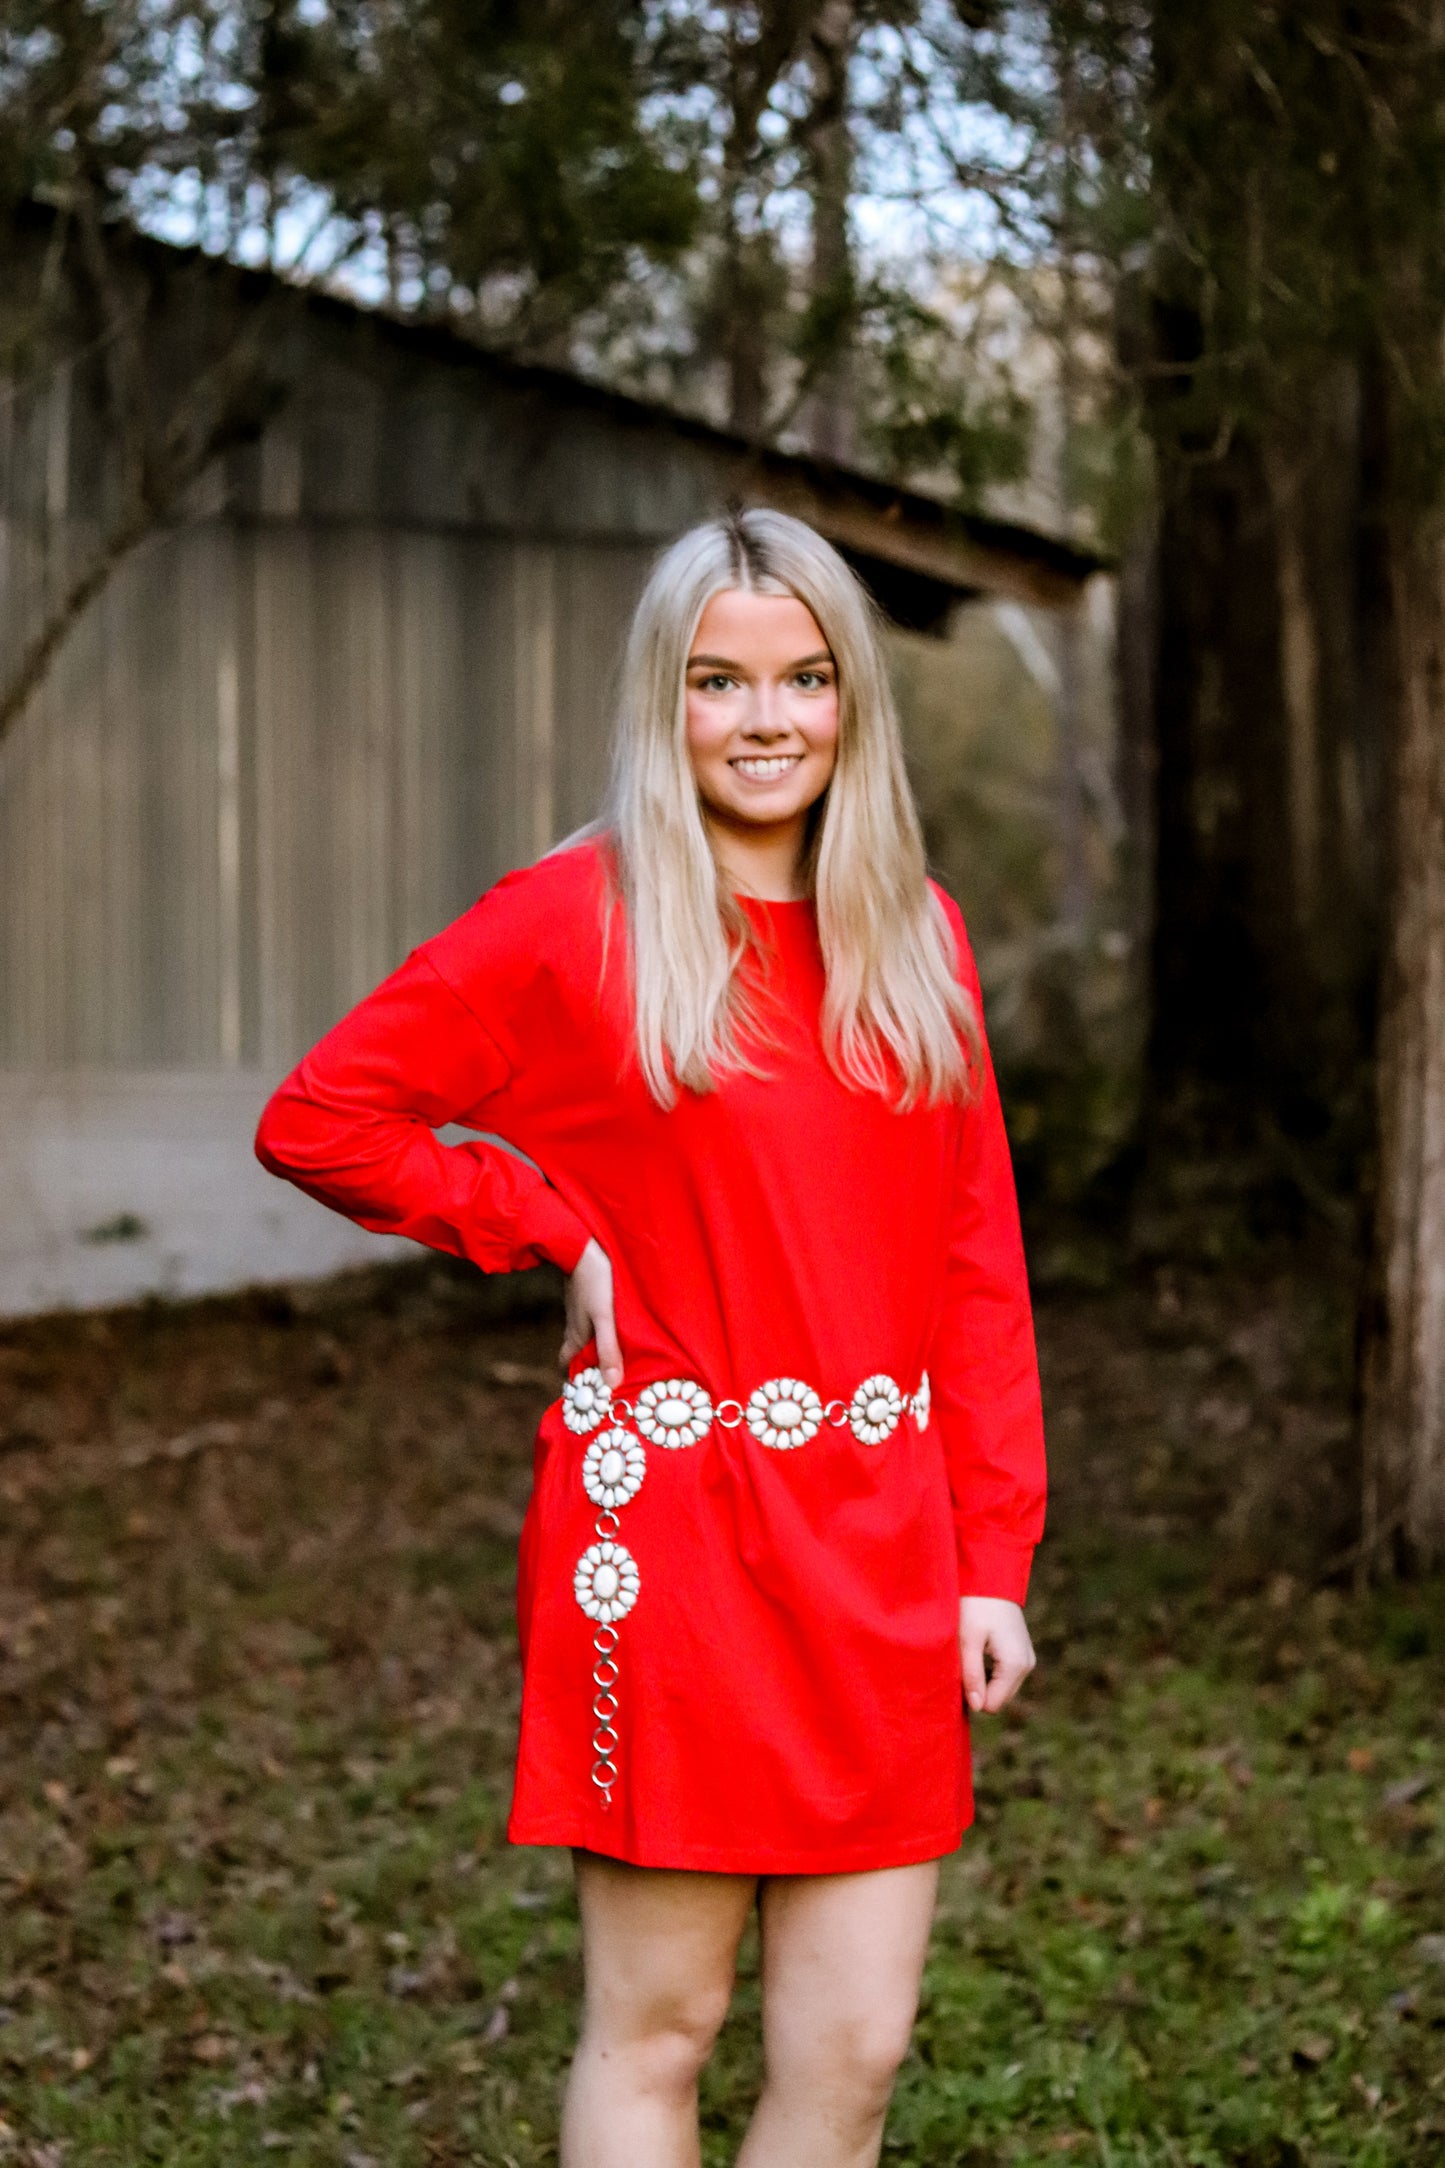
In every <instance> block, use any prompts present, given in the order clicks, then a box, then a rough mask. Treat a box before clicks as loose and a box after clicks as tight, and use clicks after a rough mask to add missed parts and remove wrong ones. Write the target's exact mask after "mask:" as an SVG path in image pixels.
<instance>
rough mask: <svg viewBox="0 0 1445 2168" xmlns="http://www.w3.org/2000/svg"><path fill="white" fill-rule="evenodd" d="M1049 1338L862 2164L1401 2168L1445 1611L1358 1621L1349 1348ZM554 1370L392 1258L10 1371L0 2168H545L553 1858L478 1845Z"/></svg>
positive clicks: (557, 1863) (1258, 1282) (1055, 1329)
mask: <svg viewBox="0 0 1445 2168" xmlns="http://www.w3.org/2000/svg"><path fill="white" fill-rule="evenodd" d="M1039 1325H1040V1341H1041V1350H1042V1355H1043V1361H1044V1369H1045V1375H1046V1381H1047V1395H1048V1407H1049V1434H1050V1452H1051V1468H1052V1480H1053V1490H1052V1501H1051V1509H1050V1524H1049V1531H1048V1535H1047V1537H1046V1541H1045V1544H1044V1547H1043V1550H1042V1552H1041V1555H1040V1562H1039V1566H1038V1569H1037V1573H1036V1580H1035V1588H1034V1593H1033V1596H1032V1598H1031V1602H1030V1620H1031V1623H1032V1625H1033V1627H1034V1631H1035V1638H1036V1642H1037V1645H1038V1649H1039V1657H1040V1665H1039V1670H1038V1672H1037V1673H1036V1674H1035V1677H1034V1679H1033V1680H1032V1681H1031V1682H1030V1686H1029V1689H1028V1691H1027V1694H1026V1696H1025V1698H1024V1701H1023V1702H1022V1704H1021V1705H1020V1706H1019V1707H1018V1708H1017V1709H1016V1710H1014V1711H1010V1712H1009V1713H1008V1714H1007V1715H1006V1716H1005V1717H1003V1718H1001V1719H996V1720H993V1721H992V1722H991V1723H988V1724H982V1725H980V1726H979V1728H978V1731H977V1733H976V1738H977V1744H978V1753H977V1765H978V1782H979V1801H980V1804H979V1818H978V1823H977V1826H976V1828H975V1829H974V1830H973V1831H972V1832H970V1835H969V1837H968V1839H967V1840H966V1842H965V1845H964V1847H963V1849H962V1850H961V1852H960V1853H959V1854H958V1855H957V1857H956V1858H955V1859H954V1860H953V1861H951V1862H950V1863H949V1866H948V1869H947V1872H946V1875H945V1884H944V1895H943V1902H942V1908H941V1913H940V1920H939V1928H938V1933H937V1936H936V1938H935V1951H934V1957H933V1961H932V1963H931V1966H930V1971H929V1977H928V1982H927V1987H926V1993H925V1998H924V2005H923V2009H922V2012H921V2015H920V2021H919V2027H918V2035H917V2042H916V2046H915V2049H914V2052H913V2054H912V2056H911V2057H910V2060H909V2063H908V2065H907V2066H906V2068H905V2071H904V2073H903V2077H902V2080H901V2082H900V2087H899V2093H898V2098H897V2102H896V2104H895V2109H894V2113H893V2116H892V2119H891V2121H890V2126H889V2135H888V2141H887V2149H886V2153H885V2158H886V2159H887V2160H889V2161H890V2162H891V2161H903V2162H914V2163H919V2164H927V2168H985V2164H992V2163H1005V2162H1008V2163H1013V2162H1044V2161H1052V2160H1055V2159H1057V2158H1060V2157H1066V2158H1069V2159H1071V2160H1073V2161H1079V2162H1090V2163H1094V2162H1098V2163H1101V2164H1105V2168H1124V2164H1126V2163H1127V2164H1135V2163H1137V2164H1140V2168H1143V2164H1149V2168H1153V2164H1156V2163H1157V2164H1159V2168H1215V2164H1218V2168H1225V2164H1238V2168H1289V2164H1291V2163H1308V2164H1310V2168H1316V2164H1318V2168H1334V2164H1339V2168H1346V2164H1348V2168H1357V2164H1362V2163H1363V2164H1366V2168H1391V2164H1396V2163H1400V2164H1405V2163H1409V2164H1412V2168H1413V2164H1417V2163H1418V2164H1424V2163H1426V2162H1438V2161H1440V2160H1441V2159H1445V1836H1442V1827H1441V1820H1440V1810H1439V1802H1440V1797H1441V1794H1440V1789H1439V1779H1440V1777H1441V1774H1442V1770H1445V1750H1442V1730H1441V1716H1442V1710H1445V1587H1442V1586H1440V1585H1436V1584H1429V1585H1421V1586H1417V1587H1414V1588H1410V1589H1406V1590H1403V1591H1395V1592H1392V1593H1390V1594H1388V1595H1372V1596H1369V1597H1363V1598H1357V1597H1355V1596H1354V1595H1352V1594H1351V1593H1350V1589H1349V1577H1348V1570H1347V1569H1348V1561H1347V1559H1346V1557H1345V1552H1346V1548H1347V1545H1348V1538H1349V1486H1348V1440H1349V1431H1348V1420H1347V1414H1348V1411H1347V1392H1346V1378H1347V1372H1348V1360H1347V1359H1348V1331H1347V1322H1346V1319H1345V1317H1344V1315H1343V1309H1342V1306H1341V1305H1340V1304H1339V1303H1338V1301H1337V1300H1336V1299H1335V1296H1334V1293H1333V1291H1332V1289H1331V1288H1330V1286H1329V1284H1328V1281H1327V1277H1325V1278H1322V1277H1321V1276H1320V1275H1318V1274H1317V1273H1315V1274H1312V1273H1311V1271H1310V1270H1308V1269H1307V1268H1306V1265H1305V1264H1304V1262H1303V1261H1301V1260H1285V1261H1283V1262H1276V1263H1275V1264H1272V1265H1270V1266H1268V1267H1266V1266H1263V1265H1259V1266H1253V1267H1251V1268H1250V1269H1249V1270H1247V1271H1246V1270H1244V1269H1239V1270H1234V1271H1231V1272H1224V1271H1220V1270H1216V1271H1213V1272H1203V1271H1201V1272H1194V1273H1190V1272H1186V1271H1183V1270H1177V1269H1176V1270H1173V1271H1168V1270H1160V1269H1157V1268H1151V1269H1149V1270H1147V1271H1144V1270H1142V1269H1141V1270H1139V1271H1138V1272H1135V1273H1132V1274H1130V1273H1125V1272H1121V1273H1120V1274H1119V1275H1118V1276H1117V1277H1116V1278H1115V1279H1114V1281H1113V1282H1112V1283H1111V1284H1110V1285H1109V1286H1107V1287H1106V1288H1102V1289H1097V1290H1094V1291H1078V1290H1074V1291H1068V1290H1056V1291H1054V1292H1052V1293H1046V1294H1045V1295H1044V1297H1043V1298H1042V1300H1041V1302H1040V1309H1039ZM558 1338H559V1326H558V1322H557V1319H556V1316H555V1314H554V1312H553V1310H552V1308H551V1307H550V1306H549V1298H548V1296H547V1294H546V1291H545V1290H543V1291H542V1293H540V1294H539V1295H538V1296H537V1297H536V1300H535V1302H534V1304H533V1307H532V1309H531V1310H530V1312H528V1313H527V1314H523V1315H519V1316H513V1317H511V1318H500V1317H498V1315H497V1314H496V1300H495V1291H494V1290H492V1289H490V1288H488V1287H487V1286H485V1285H484V1284H483V1283H482V1282H480V1281H479V1280H478V1279H477V1278H476V1277H475V1276H474V1275H471V1274H468V1273H465V1272H462V1271H460V1270H456V1269H453V1268H451V1267H450V1266H446V1265H442V1264H435V1265H433V1264H426V1263H424V1264H422V1265H419V1266H417V1267H414V1268H413V1267H406V1268H403V1269H401V1270H393V1271H386V1272H381V1271H378V1272H375V1273H362V1274H358V1275H354V1276H348V1277H347V1278H346V1279H344V1280H339V1281H335V1282H331V1283H329V1284H327V1285H325V1286H322V1287H319V1288H306V1289H293V1290H290V1291H285V1292H268V1293H261V1294H249V1295H245V1296H241V1297H237V1298H235V1299H231V1300H225V1301H215V1302H207V1303H199V1304H192V1305H185V1306H165V1305H156V1306H152V1307H145V1308H142V1309H139V1310H131V1311H126V1312H116V1313H112V1314H109V1315H105V1316H91V1317H75V1318H58V1319H41V1320H34V1321H28V1322H23V1323H19V1324H14V1325H11V1326H10V1327H8V1328H6V1329H4V1330H3V1331H0V1506H3V1528H0V1726H3V1757H0V1884H3V1896H4V1903H3V1913H0V2161H3V2160H13V2161H15V2162H17V2163H25V2164H28V2168H60V2164H65V2168H79V2164H82V2163H84V2164H89V2163H92V2162H94V2163H101V2162H105V2163H115V2164H125V2168H130V2164H134V2163H140V2162H157V2163H165V2164H168V2168H169V2164H180V2168H189V2164H192V2163H197V2164H199V2163H206V2164H210V2163H233V2162H235V2163H243V2162H244V2163H259V2162H261V2161H273V2160H279V2161H284V2162H297V2163H306V2164H311V2163H318V2164H320V2163H325V2164H336V2168H376V2164H380V2163H382V2162H385V2163H387V2164H398V2168H409V2164H412V2163H418V2164H420V2163H430V2162H443V2163H452V2162H456V2163H460V2162H478V2163H487V2164H494V2168H533V2164H535V2163H541V2162H543V2161H547V2160H549V2159H551V2158H553V2157H554V2148H555V2129H556V2103H557V2088H558V2083H559V2076H560V2072H561V2070H562V2068H563V2066H564V2063H565V2058H566V2054H567V2051H568V2047H569V2043H570V2038H571V2028H572V2022H573V2018H572V2013H573V2004H574V1998H575V1994H576V1987H577V1959H576V1923H575V1913H574V1910H573V1906H572V1900H571V1893H570V1879H569V1868H568V1861H567V1859H566V1857H565V1855H562V1854H555V1853H549V1852H520V1851H514V1850H512V1849H510V1848H509V1847H507V1846H506V1844H505V1843H504V1841H503V1839H502V1834H501V1831H502V1823H503V1819H504V1815H505V1809H506V1801H507V1788H508V1773H509V1760H510V1751H511V1739H512V1728H513V1722H514V1717H515V1710H516V1699H517V1667H516V1649H515V1636H514V1630H513V1623H512V1585H511V1576H512V1561H513V1553H514V1546H515V1538H516V1534H517V1531H518V1528H519V1526H520V1521H521V1516H522V1511H523V1508H524V1505H525V1501H526V1495H527V1487H528V1480H529V1465H530V1441H531V1435H532V1431H533V1428H534V1425H535V1421H536V1417H537V1414H538V1411H539V1409H540V1407H541V1406H542V1405H543V1404H544V1403H545V1402H546V1400H547V1399H548V1398H549V1397H551V1395H552V1394H553V1393H554V1391H555V1384H554V1382H553V1381H554V1378H555V1363H554V1355H555V1349H556V1345H557V1341H558ZM754 1957H755V1953H754V1952H752V1951H751V1950H750V1951H749V1952H748V1953H747V1962H746V1963H745V1965H744V1970H743V1977H742V1980H741V1982H740V1986H739V1992H738V1996H737V2003H736V2009H735V2014H734V2017H733V2019H732V2020H731V2021H730V2024H729V2027H728V2030H727V2032H726V2034H725V2036H724V2039H723V2042H722V2044H721V2046H720V2049H719V2052H718V2055H717V2058H716V2061H715V2065H714V2068H713V2069H712V2071H711V2072H710V2073H709V2077H708V2080H707V2085H706V2089H705V2096H704V2129H705V2157H706V2159H707V2161H708V2162H709V2163H710V2164H711V2163H721V2162H723V2161H725V2160H728V2159H730V2158H731V2154H732V2151H733V2150H734V2149H735V2146H736V2142H737V2138H738V2135H739V2132H740V2130H741V2127H742V2124H743V2122H744V2120H745V2117H746V2111H747V2105H748V2102H749V2100H750V2098H751V2096H752V2093H753V2090H754V2089H755V2087H756V2083H757V2045H756V1977H755V1964H754Z"/></svg>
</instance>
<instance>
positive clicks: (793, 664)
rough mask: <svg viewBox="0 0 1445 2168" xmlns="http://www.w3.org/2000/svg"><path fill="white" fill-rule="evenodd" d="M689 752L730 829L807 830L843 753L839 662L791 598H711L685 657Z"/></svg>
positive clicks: (707, 802)
mask: <svg viewBox="0 0 1445 2168" xmlns="http://www.w3.org/2000/svg"><path fill="white" fill-rule="evenodd" d="M687 750H688V756H689V758H690V760H691V762H692V772H693V775H694V776H695V777H696V779H697V787H698V793H699V795H700V796H701V798H702V802H703V805H704V806H705V807H706V809H707V811H708V813H709V814H710V815H711V816H712V817H713V819H714V820H717V821H720V822H721V823H723V824H724V825H725V826H727V827H732V828H745V829H748V830H749V831H751V832H753V833H754V834H756V833H757V831H758V830H760V829H773V830H775V831H782V830H786V829H788V828H790V827H796V828H797V830H798V832H799V834H800V835H801V832H802V828H803V823H804V816H805V815H806V813H807V811H808V808H809V807H810V806H812V805H814V804H816V802H817V801H818V799H819V798H821V796H822V795H823V792H824V791H825V790H826V789H827V787H828V783H829V781H830V779H831V777H832V774H833V768H834V764H835V762H836V760H837V755H838V666H837V664H836V663H835V662H834V660H833V657H832V655H831V654H830V653H829V651H828V643H827V641H826V640H825V639H824V638H823V635H822V632H821V631H820V629H819V626H818V621H817V619H816V618H815V617H814V615H813V613H812V611H811V610H810V609H809V608H808V606H807V604H806V603H804V602H799V601H798V599H797V597H796V596H794V595H750V594H744V593H742V592H741V591H739V590H738V589H735V588H729V589H728V590H727V591H726V592H725V593H723V594H720V595H714V596H713V598H712V600H711V602H709V604H708V605H707V608H706V609H705V610H704V611H703V613H702V616H701V618H700V619H699V621H698V628H697V631H696V633H695V634H694V636H693V642H692V649H691V652H690V654H689V656H688V663H687Z"/></svg>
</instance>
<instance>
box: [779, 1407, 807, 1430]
mask: <svg viewBox="0 0 1445 2168" xmlns="http://www.w3.org/2000/svg"><path fill="white" fill-rule="evenodd" d="M802 1420H803V1411H802V1409H801V1408H800V1407H799V1406H798V1403H797V1401H796V1400H780V1401H779V1402H778V1404H777V1406H776V1407H775V1408H774V1410H773V1423H774V1426H775V1427H776V1428H777V1429H779V1430H791V1429H792V1427H793V1425H794V1423H801V1422H802Z"/></svg>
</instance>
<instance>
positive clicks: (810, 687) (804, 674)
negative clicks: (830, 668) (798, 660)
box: [793, 670, 831, 693]
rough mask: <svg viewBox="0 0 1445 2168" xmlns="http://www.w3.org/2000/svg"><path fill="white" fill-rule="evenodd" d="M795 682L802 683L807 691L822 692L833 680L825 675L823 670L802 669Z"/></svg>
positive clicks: (796, 683)
mask: <svg viewBox="0 0 1445 2168" xmlns="http://www.w3.org/2000/svg"><path fill="white" fill-rule="evenodd" d="M793 683H794V684H795V685H801V686H802V688H803V691H804V692H805V693H816V692H821V691H822V690H823V688H824V686H826V685H828V684H830V683H831V680H830V679H829V678H827V677H825V676H824V674H823V672H822V671H821V670H800V671H799V672H798V674H797V676H796V677H795V678H794V680H793Z"/></svg>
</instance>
